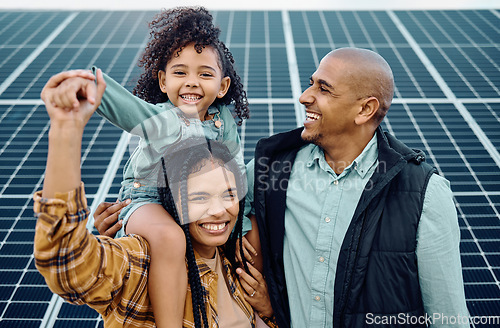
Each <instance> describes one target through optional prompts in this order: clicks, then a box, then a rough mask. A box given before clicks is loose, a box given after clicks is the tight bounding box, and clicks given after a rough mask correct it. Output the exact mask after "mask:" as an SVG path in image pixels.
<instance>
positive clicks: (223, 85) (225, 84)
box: [217, 76, 231, 98]
mask: <svg viewBox="0 0 500 328" xmlns="http://www.w3.org/2000/svg"><path fill="white" fill-rule="evenodd" d="M230 85H231V78H230V77H229V76H226V77H224V78H223V79H222V80H221V81H220V89H219V92H218V93H217V98H222V97H224V96H225V95H226V93H227V90H229V86H230Z"/></svg>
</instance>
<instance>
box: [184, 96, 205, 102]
mask: <svg viewBox="0 0 500 328" xmlns="http://www.w3.org/2000/svg"><path fill="white" fill-rule="evenodd" d="M181 98H182V99H184V100H187V101H197V100H199V99H201V96H198V95H181Z"/></svg>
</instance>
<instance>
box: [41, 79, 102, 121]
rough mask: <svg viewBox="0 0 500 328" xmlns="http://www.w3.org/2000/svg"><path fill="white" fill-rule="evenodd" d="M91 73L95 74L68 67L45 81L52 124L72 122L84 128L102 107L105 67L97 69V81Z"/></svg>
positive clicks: (45, 96)
mask: <svg viewBox="0 0 500 328" xmlns="http://www.w3.org/2000/svg"><path fill="white" fill-rule="evenodd" d="M88 74H90V75H88ZM81 76H86V77H81ZM91 77H93V75H92V74H91V73H90V72H86V71H81V70H76V71H68V72H62V73H59V74H56V75H54V76H52V77H51V78H50V79H49V81H48V82H47V83H46V84H45V86H44V88H43V90H42V93H41V98H42V100H43V101H44V103H45V107H46V108H47V112H48V114H49V117H50V121H51V127H57V125H58V124H61V123H71V124H73V125H75V126H76V127H79V128H81V129H82V130H83V128H84V127H85V125H86V124H87V122H88V120H89V119H90V116H92V114H93V113H94V111H95V110H96V109H97V107H99V104H100V103H101V98H102V95H103V94H104V90H105V89H106V82H105V81H104V78H103V76H102V72H101V70H97V76H96V78H97V84H96V83H95V82H94V80H93V79H92V78H91Z"/></svg>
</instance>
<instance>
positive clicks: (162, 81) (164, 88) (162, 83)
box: [158, 70, 167, 93]
mask: <svg viewBox="0 0 500 328" xmlns="http://www.w3.org/2000/svg"><path fill="white" fill-rule="evenodd" d="M166 78H167V73H165V71H162V70H159V71H158V83H159V84H160V90H161V91H162V92H163V93H167V84H166Z"/></svg>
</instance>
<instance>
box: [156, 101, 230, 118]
mask: <svg viewBox="0 0 500 328" xmlns="http://www.w3.org/2000/svg"><path fill="white" fill-rule="evenodd" d="M165 104H166V106H167V107H168V108H175V109H177V110H179V109H178V108H177V107H175V106H174V104H172V102H171V101H170V100H167V101H166V102H165ZM207 112H208V115H213V114H218V113H220V109H219V107H218V106H215V105H211V106H210V107H208V110H207Z"/></svg>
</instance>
